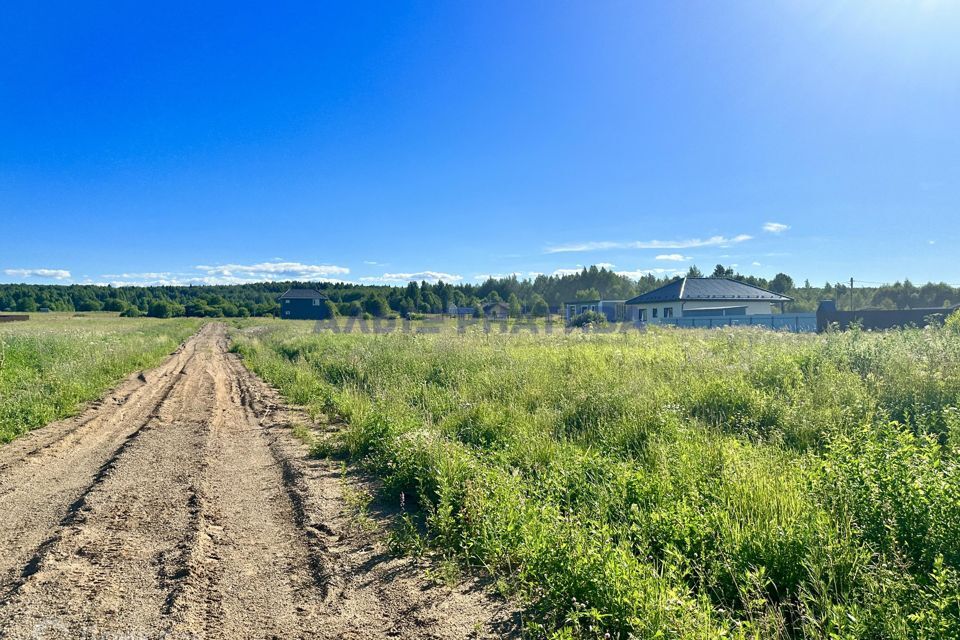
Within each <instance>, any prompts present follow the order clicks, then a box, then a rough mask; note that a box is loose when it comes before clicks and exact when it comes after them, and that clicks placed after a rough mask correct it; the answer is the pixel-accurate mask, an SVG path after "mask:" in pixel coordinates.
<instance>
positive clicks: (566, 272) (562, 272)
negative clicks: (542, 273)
mask: <svg viewBox="0 0 960 640" xmlns="http://www.w3.org/2000/svg"><path fill="white" fill-rule="evenodd" d="M581 271H583V267H579V268H577V269H554V270H553V273H552V274H550V275H552V276H553V277H554V278H562V277H563V276H572V275H575V274H578V273H580V272H581Z"/></svg>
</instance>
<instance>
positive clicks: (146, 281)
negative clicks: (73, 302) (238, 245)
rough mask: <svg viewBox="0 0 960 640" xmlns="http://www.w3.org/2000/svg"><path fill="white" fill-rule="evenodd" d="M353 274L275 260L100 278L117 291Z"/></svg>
mask: <svg viewBox="0 0 960 640" xmlns="http://www.w3.org/2000/svg"><path fill="white" fill-rule="evenodd" d="M349 273H350V269H348V268H347V267H339V266H336V265H329V264H305V263H302V262H289V261H281V260H272V261H269V262H258V263H253V264H235V263H230V264H217V265H197V266H196V267H194V268H193V270H191V271H143V272H125V273H108V274H104V275H102V276H100V278H101V280H103V282H102V284H111V285H113V286H115V287H133V286H152V285H160V286H187V285H205V284H206V285H216V284H248V283H252V282H277V281H282V280H302V281H308V282H347V280H345V279H344V278H343V277H342V276H345V275H347V274H349Z"/></svg>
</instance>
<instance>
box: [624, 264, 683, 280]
mask: <svg viewBox="0 0 960 640" xmlns="http://www.w3.org/2000/svg"><path fill="white" fill-rule="evenodd" d="M680 273H684V272H683V271H682V270H681V269H663V268H659V267H658V268H655V269H636V270H634V271H617V275H618V276H625V277H627V278H630V279H632V280H639V279H640V278H642V277H644V276H650V275H653V276H669V275H677V274H680Z"/></svg>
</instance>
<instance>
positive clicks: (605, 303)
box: [563, 300, 627, 322]
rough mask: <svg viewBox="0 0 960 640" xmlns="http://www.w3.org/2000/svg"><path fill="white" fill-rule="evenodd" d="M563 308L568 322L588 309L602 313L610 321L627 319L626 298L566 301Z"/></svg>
mask: <svg viewBox="0 0 960 640" xmlns="http://www.w3.org/2000/svg"><path fill="white" fill-rule="evenodd" d="M563 309H564V318H565V319H566V321H567V322H570V320H572V319H573V318H574V317H575V316H579V315H580V314H581V313H586V312H587V311H595V312H597V313H602V314H603V315H605V316H606V317H607V320H608V321H609V322H623V321H624V320H626V319H627V310H626V300H573V301H571V302H564V303H563Z"/></svg>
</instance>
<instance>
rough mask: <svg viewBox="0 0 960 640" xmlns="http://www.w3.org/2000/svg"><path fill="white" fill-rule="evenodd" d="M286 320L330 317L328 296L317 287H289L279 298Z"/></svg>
mask: <svg viewBox="0 0 960 640" xmlns="http://www.w3.org/2000/svg"><path fill="white" fill-rule="evenodd" d="M278 301H279V302H280V317H281V318H282V319H284V320H326V319H327V318H329V317H330V309H329V305H327V304H326V302H327V296H325V295H323V294H322V293H320V292H319V291H317V290H316V289H287V291H286V292H285V293H284V294H283V295H282V296H280V297H279V298H278Z"/></svg>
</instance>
